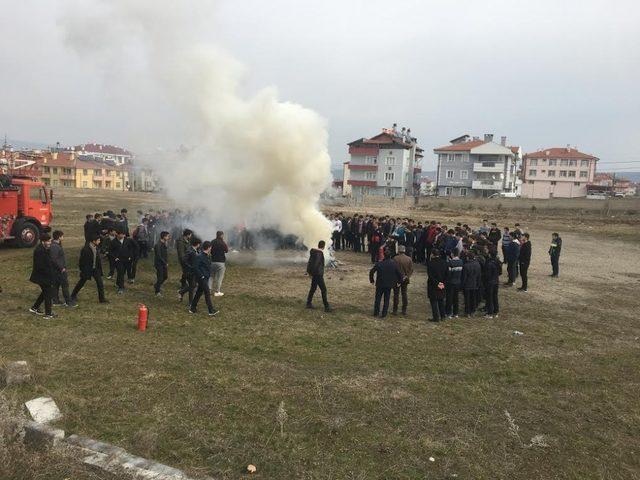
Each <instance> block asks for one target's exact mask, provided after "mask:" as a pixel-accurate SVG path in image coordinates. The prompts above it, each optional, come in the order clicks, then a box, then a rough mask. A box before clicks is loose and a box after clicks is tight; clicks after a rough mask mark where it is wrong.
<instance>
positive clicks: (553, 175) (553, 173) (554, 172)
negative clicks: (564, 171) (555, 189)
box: [547, 170, 556, 177]
mask: <svg viewBox="0 0 640 480" xmlns="http://www.w3.org/2000/svg"><path fill="white" fill-rule="evenodd" d="M547 176H549V177H555V176H556V171H555V170H549V171H548V172H547Z"/></svg>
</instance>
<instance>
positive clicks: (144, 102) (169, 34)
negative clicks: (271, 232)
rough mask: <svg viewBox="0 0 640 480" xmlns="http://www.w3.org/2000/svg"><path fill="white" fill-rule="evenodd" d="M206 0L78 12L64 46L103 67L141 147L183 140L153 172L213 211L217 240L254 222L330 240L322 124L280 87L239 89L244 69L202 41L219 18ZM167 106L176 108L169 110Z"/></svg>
mask: <svg viewBox="0 0 640 480" xmlns="http://www.w3.org/2000/svg"><path fill="white" fill-rule="evenodd" d="M207 5H211V4H210V3H209V2H205V1H201V0H197V1H195V0H187V1H184V0H181V1H179V2H175V1H169V0H166V1H165V0H135V1H131V0H109V1H104V2H103V1H100V0H93V1H89V0H87V1H82V2H76V3H74V4H73V8H70V9H69V10H68V11H67V12H68V13H66V14H65V15H64V17H63V18H62V19H61V24H62V26H63V29H64V32H65V38H66V41H67V43H68V44H69V45H70V46H71V47H72V48H74V49H75V50H77V51H78V53H80V54H81V55H82V56H83V58H87V59H91V60H92V61H95V60H98V62H97V63H98V65H99V66H100V67H101V69H102V73H103V74H104V78H105V79H106V81H107V82H108V87H109V89H110V90H111V95H112V97H113V98H115V99H119V100H120V101H121V102H122V103H124V104H127V105H129V108H130V109H131V111H129V112H128V115H127V116H128V120H127V121H128V122H129V125H130V128H131V130H132V132H138V134H139V137H142V138H135V143H136V144H137V145H143V144H144V145H153V143H154V142H155V143H156V145H161V144H163V141H164V139H163V135H164V134H165V132H167V131H169V130H174V131H175V130H177V131H179V132H181V133H183V138H184V140H183V142H182V143H184V144H185V145H187V146H188V148H187V149H186V151H183V152H181V153H180V154H176V155H170V156H168V157H167V155H163V156H158V158H157V159H156V160H155V163H154V164H153V167H154V170H155V171H156V172H157V173H158V174H159V175H160V177H161V179H162V181H163V184H164V186H165V188H166V189H167V193H168V195H169V196H170V197H171V198H172V199H173V200H174V201H175V202H176V206H181V207H185V206H187V207H192V208H202V209H204V210H205V212H207V216H208V217H209V218H208V219H207V222H205V223H207V224H209V225H210V229H211V231H210V232H203V233H207V234H210V233H211V232H213V231H215V229H216V228H220V227H223V226H224V227H228V226H231V225H236V224H239V223H242V222H246V223H247V225H248V226H249V227H253V228H255V227H262V226H267V227H274V228H277V229H278V230H279V231H281V232H282V233H284V234H293V235H296V236H298V237H300V238H301V239H302V240H303V241H304V243H305V244H306V245H308V246H313V244H314V243H316V242H317V241H318V240H329V238H330V235H331V227H330V223H329V222H328V220H327V219H326V218H325V217H324V216H323V215H322V213H321V212H320V211H319V209H318V200H319V196H320V194H321V193H322V192H323V191H324V190H325V189H326V188H327V187H328V186H329V185H330V181H331V173H330V165H331V160H330V158H329V154H328V152H327V137H328V135H327V130H326V126H325V121H324V120H323V119H322V118H321V117H320V116H319V115H318V114H317V113H315V112H314V111H312V110H309V109H306V108H304V107H302V106H300V105H298V104H295V103H289V102H281V101H279V100H278V95H277V92H276V90H275V89H274V88H265V89H263V90H262V91H260V92H259V93H258V94H256V95H255V96H253V97H251V98H243V96H241V95H240V93H239V87H240V86H241V80H242V78H243V75H244V69H243V67H242V65H240V64H239V62H237V61H236V60H235V59H234V58H232V57H231V56H230V55H229V54H228V53H226V52H225V51H223V50H222V49H221V48H219V47H218V46H216V45H213V44H210V43H203V42H202V41H201V39H200V38H199V36H198V33H199V32H202V28H201V27H203V25H204V26H206V23H207V20H208V19H209V20H210V19H211V18H212V11H211V9H210V7H207ZM167 104H168V105H169V106H167Z"/></svg>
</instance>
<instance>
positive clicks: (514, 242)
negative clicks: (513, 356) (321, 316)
mask: <svg viewBox="0 0 640 480" xmlns="http://www.w3.org/2000/svg"><path fill="white" fill-rule="evenodd" d="M330 221H331V222H332V226H333V234H332V240H333V249H335V250H341V249H352V250H353V251H354V252H356V253H359V252H367V253H368V254H370V256H371V261H372V263H373V264H374V266H373V268H372V269H371V271H370V273H369V276H370V281H371V283H375V285H376V293H375V299H374V308H373V314H374V315H375V316H378V315H380V316H382V317H385V316H386V315H387V313H388V310H389V303H390V295H391V292H393V294H394V295H393V307H392V308H393V312H392V313H394V314H395V313H397V311H398V304H399V297H400V296H402V313H403V314H406V311H407V303H408V302H407V287H408V285H409V280H410V277H411V274H412V272H413V268H412V266H413V263H421V264H425V265H426V266H427V276H428V280H427V297H428V299H429V302H430V305H431V311H432V316H431V319H430V320H431V321H434V322H439V321H442V320H444V319H447V318H457V317H459V316H460V313H462V312H461V309H460V304H461V303H460V297H462V299H463V302H464V310H463V312H464V315H466V316H473V315H476V314H479V313H483V314H484V316H485V317H487V318H495V317H497V316H498V314H499V312H500V302H499V298H498V292H499V286H500V276H501V275H502V273H503V265H506V270H507V275H508V279H507V281H506V282H505V283H504V286H505V287H512V286H514V285H515V282H516V279H517V277H518V276H520V278H521V280H522V284H521V286H520V287H519V288H518V290H519V291H521V292H526V291H527V289H528V270H529V265H530V263H531V252H532V249H531V246H532V245H531V240H530V235H529V234H528V233H527V232H524V230H523V228H522V227H521V225H520V224H515V228H514V229H513V230H511V229H510V228H509V227H504V228H503V229H502V230H500V229H499V228H498V226H497V224H496V223H492V224H491V225H489V224H488V221H487V220H486V219H485V220H483V222H482V225H481V226H480V227H478V228H477V229H475V230H473V229H471V227H469V225H466V224H464V225H463V224H462V223H458V224H457V225H456V226H455V227H453V228H449V227H447V226H446V225H443V224H442V223H439V222H437V221H435V220H434V221H430V222H425V223H424V224H423V223H422V222H417V223H416V222H415V221H414V220H412V219H409V218H404V219H400V218H396V219H393V218H390V217H389V216H384V217H375V216H373V215H358V214H356V215H352V216H345V215H342V214H334V215H331V216H330ZM324 246H325V245H324V244H323V245H322V247H320V246H319V248H318V249H312V251H311V255H310V260H309V265H308V273H309V274H310V275H311V276H312V285H311V288H310V291H309V294H308V298H307V306H308V307H312V300H313V295H314V293H315V291H316V288H318V287H319V288H320V289H321V291H322V293H323V301H324V303H325V307H326V306H327V305H328V302H327V301H326V297H327V295H326V287H325V285H324V280H323V279H322V278H320V277H321V275H319V270H318V268H317V267H314V265H318V264H319V260H318V258H319V255H320V254H319V253H318V252H321V251H322V250H323V249H324ZM561 247H562V239H561V238H560V236H559V235H558V234H557V233H553V234H552V242H551V246H550V248H549V256H550V259H551V265H552V274H551V276H554V277H557V276H558V275H559V258H560V251H561ZM499 248H501V249H502V257H503V259H502V260H501V259H500V258H499V256H498V251H499ZM314 259H315V260H314ZM381 303H382V308H381V307H380V304H381Z"/></svg>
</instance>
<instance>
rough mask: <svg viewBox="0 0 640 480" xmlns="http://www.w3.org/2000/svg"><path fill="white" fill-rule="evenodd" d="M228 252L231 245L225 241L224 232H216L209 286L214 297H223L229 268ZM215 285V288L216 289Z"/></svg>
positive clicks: (212, 249) (212, 243)
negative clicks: (223, 281)
mask: <svg viewBox="0 0 640 480" xmlns="http://www.w3.org/2000/svg"><path fill="white" fill-rule="evenodd" d="M227 253H229V247H228V246H227V244H226V242H225V241H224V232H221V231H218V232H216V238H215V240H213V241H212V242H211V274H212V277H210V278H209V288H210V289H211V290H212V291H213V292H214V293H213V296H214V297H222V296H223V295H224V293H222V280H223V279H224V272H225V271H226V269H227V263H226V262H227ZM214 281H215V283H214ZM214 287H215V289H214Z"/></svg>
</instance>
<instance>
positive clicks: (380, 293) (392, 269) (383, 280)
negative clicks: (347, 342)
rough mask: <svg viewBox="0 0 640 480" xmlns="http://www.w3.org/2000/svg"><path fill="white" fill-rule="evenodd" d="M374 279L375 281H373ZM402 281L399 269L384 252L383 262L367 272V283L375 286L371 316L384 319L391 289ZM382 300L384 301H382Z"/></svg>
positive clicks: (387, 310)
mask: <svg viewBox="0 0 640 480" xmlns="http://www.w3.org/2000/svg"><path fill="white" fill-rule="evenodd" d="M374 277H375V279H374ZM403 280H404V278H403V276H402V272H401V271H400V267H399V266H398V264H397V263H396V262H394V261H393V260H392V258H391V255H390V254H389V252H387V251H385V254H384V260H382V261H381V262H378V263H376V264H375V265H374V266H373V268H372V269H371V270H370V271H369V282H371V284H374V283H375V285H376V296H375V300H374V303H373V316H374V317H377V316H378V314H380V318H385V317H386V316H387V313H388V312H389V298H390V297H391V289H392V288H393V287H395V286H396V285H398V284H399V283H402V282H403ZM383 299H384V300H383ZM381 300H383V303H382V312H380V301H381Z"/></svg>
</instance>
